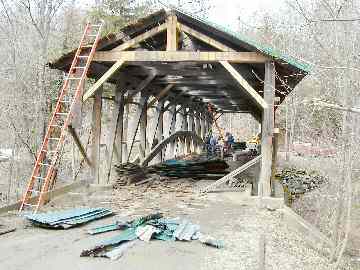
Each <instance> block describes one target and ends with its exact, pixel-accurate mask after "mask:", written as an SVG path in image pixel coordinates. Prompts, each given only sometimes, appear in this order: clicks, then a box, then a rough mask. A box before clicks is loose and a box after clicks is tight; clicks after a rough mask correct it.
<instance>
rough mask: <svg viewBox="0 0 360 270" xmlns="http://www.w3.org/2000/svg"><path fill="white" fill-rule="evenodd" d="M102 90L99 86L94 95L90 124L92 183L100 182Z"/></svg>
mask: <svg viewBox="0 0 360 270" xmlns="http://www.w3.org/2000/svg"><path fill="white" fill-rule="evenodd" d="M102 90H103V87H102V86H101V87H100V88H99V91H97V92H96V93H95V95H94V104H93V112H92V125H91V134H92V136H91V164H92V166H91V177H92V180H93V183H96V184H100V138H101V110H102V99H101V96H102Z"/></svg>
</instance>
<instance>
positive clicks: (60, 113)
mask: <svg viewBox="0 0 360 270" xmlns="http://www.w3.org/2000/svg"><path fill="white" fill-rule="evenodd" d="M55 114H58V115H68V114H69V113H63V112H57V113H55Z"/></svg>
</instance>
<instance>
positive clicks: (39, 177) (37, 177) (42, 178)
mask: <svg viewBox="0 0 360 270" xmlns="http://www.w3.org/2000/svg"><path fill="white" fill-rule="evenodd" d="M34 178H36V179H41V180H45V178H44V177H41V176H34Z"/></svg>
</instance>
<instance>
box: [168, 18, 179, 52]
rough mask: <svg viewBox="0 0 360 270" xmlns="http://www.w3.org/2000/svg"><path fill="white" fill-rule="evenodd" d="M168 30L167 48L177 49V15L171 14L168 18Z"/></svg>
mask: <svg viewBox="0 0 360 270" xmlns="http://www.w3.org/2000/svg"><path fill="white" fill-rule="evenodd" d="M166 24H167V32H166V50H167V51H176V50H177V47H178V39H177V17H176V15H175V14H171V15H170V16H168V17H167V18H166Z"/></svg>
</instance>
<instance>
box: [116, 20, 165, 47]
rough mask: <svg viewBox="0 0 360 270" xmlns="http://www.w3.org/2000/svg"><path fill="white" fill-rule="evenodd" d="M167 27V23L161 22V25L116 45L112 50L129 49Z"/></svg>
mask: <svg viewBox="0 0 360 270" xmlns="http://www.w3.org/2000/svg"><path fill="white" fill-rule="evenodd" d="M166 28H167V24H166V23H163V24H160V25H159V26H156V27H154V28H152V29H150V30H148V31H146V32H145V33H143V34H141V35H138V36H136V37H134V38H132V39H130V40H127V41H126V42H124V43H123V44H121V45H119V46H117V47H115V48H114V49H112V50H111V51H124V50H127V49H129V48H131V47H134V46H135V45H138V44H139V43H141V42H143V41H145V40H147V39H149V38H151V37H153V36H155V35H157V34H159V33H161V32H163V31H165V30H166Z"/></svg>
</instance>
